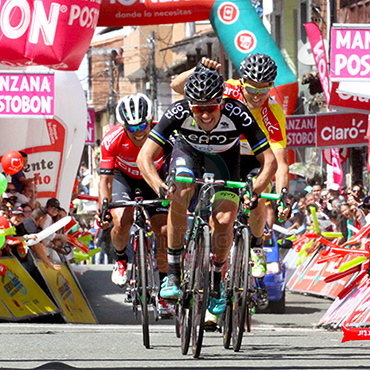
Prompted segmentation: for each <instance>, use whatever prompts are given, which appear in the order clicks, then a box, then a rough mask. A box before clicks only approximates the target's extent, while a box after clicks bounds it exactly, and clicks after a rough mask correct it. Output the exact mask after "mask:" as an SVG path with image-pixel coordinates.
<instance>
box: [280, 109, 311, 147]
mask: <svg viewBox="0 0 370 370" xmlns="http://www.w3.org/2000/svg"><path fill="white" fill-rule="evenodd" d="M315 133H316V115H314V114H312V115H305V116H298V115H297V116H287V117H286V137H287V147H288V148H296V147H306V146H307V147H312V146H316V134H315Z"/></svg>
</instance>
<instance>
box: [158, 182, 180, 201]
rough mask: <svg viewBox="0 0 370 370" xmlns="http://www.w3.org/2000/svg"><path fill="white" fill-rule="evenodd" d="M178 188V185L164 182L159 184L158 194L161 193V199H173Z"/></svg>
mask: <svg viewBox="0 0 370 370" xmlns="http://www.w3.org/2000/svg"><path fill="white" fill-rule="evenodd" d="M175 190H176V186H175V185H172V186H170V187H169V186H168V185H167V184H165V183H164V182H163V183H162V184H161V185H160V186H159V191H158V194H159V198H160V199H167V200H172V199H173V194H174V192H175Z"/></svg>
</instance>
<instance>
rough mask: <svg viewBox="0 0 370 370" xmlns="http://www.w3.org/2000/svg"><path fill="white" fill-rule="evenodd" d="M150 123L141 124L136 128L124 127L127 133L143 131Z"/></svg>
mask: <svg viewBox="0 0 370 370" xmlns="http://www.w3.org/2000/svg"><path fill="white" fill-rule="evenodd" d="M151 122H152V121H148V122H143V123H140V124H139V125H136V126H129V125H125V129H126V130H127V131H129V132H132V133H135V132H136V131H144V130H145V129H146V128H147V127H148V125H149V124H150V123H151Z"/></svg>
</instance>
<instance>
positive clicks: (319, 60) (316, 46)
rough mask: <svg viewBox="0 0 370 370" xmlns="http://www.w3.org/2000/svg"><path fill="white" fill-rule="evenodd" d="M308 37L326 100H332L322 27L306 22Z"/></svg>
mask: <svg viewBox="0 0 370 370" xmlns="http://www.w3.org/2000/svg"><path fill="white" fill-rule="evenodd" d="M304 26H305V28H306V32H307V36H308V39H309V40H310V44H311V50H312V53H313V56H314V59H315V63H316V67H317V71H318V73H319V77H320V82H321V86H322V89H323V91H324V95H325V99H326V102H327V103H328V104H329V101H330V81H329V72H328V62H327V60H326V51H325V45H324V39H323V38H322V34H321V31H320V28H319V27H318V26H317V24H316V23H314V22H309V23H305V25H304Z"/></svg>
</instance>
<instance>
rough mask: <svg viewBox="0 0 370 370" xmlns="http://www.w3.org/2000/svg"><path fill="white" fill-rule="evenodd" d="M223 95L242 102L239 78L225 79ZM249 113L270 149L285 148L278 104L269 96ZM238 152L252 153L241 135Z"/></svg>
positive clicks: (282, 123) (281, 118)
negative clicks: (261, 104) (259, 106)
mask: <svg viewBox="0 0 370 370" xmlns="http://www.w3.org/2000/svg"><path fill="white" fill-rule="evenodd" d="M224 97H229V98H234V99H237V100H240V101H242V102H243V103H244V98H243V93H242V91H241V83H240V81H239V80H233V79H230V80H227V81H226V83H225V93H224ZM251 113H252V114H253V117H254V118H255V119H256V121H257V123H258V126H259V127H260V128H261V130H262V131H263V132H264V134H265V135H266V137H267V139H268V141H269V143H270V147H271V149H272V150H275V149H279V148H286V145H287V139H286V129H285V122H286V119H285V115H284V112H283V109H282V108H281V106H280V104H279V103H278V102H277V101H276V100H274V99H273V98H272V97H271V96H269V98H268V99H266V101H265V102H264V104H263V106H262V107H261V108H259V109H254V110H252V111H251ZM240 154H244V155H251V154H252V155H253V151H252V149H251V147H250V145H249V143H248V141H247V140H246V139H245V138H244V137H243V136H242V138H241V141H240Z"/></svg>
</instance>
